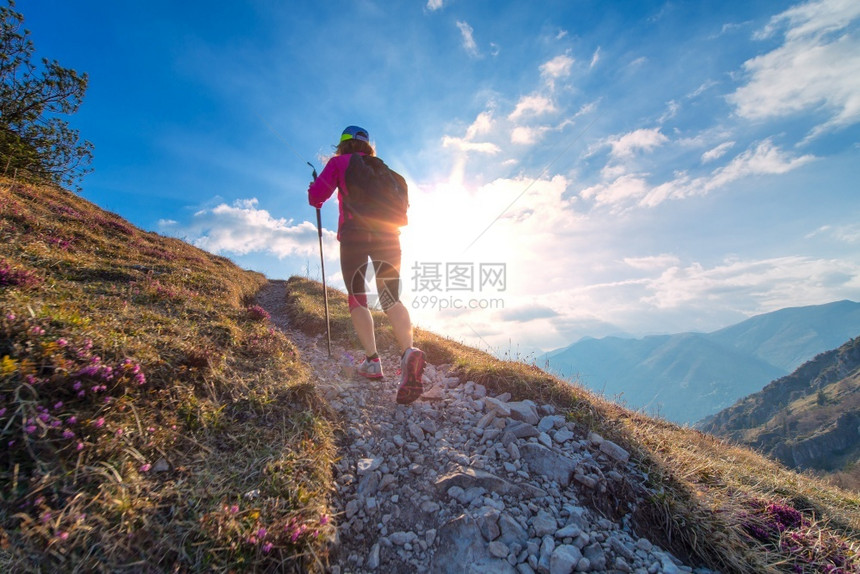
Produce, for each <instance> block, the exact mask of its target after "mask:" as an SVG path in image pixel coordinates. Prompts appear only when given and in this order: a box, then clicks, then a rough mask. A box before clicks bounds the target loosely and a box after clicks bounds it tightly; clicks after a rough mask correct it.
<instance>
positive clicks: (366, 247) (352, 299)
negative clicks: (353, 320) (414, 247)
mask: <svg viewBox="0 0 860 574" xmlns="http://www.w3.org/2000/svg"><path fill="white" fill-rule="evenodd" d="M371 264H372V265H373V272H374V274H375V275H376V292H377V297H378V301H379V305H380V307H382V309H383V310H386V311H387V310H388V309H389V308H390V307H391V306H392V305H394V304H395V303H397V302H398V301H400V236H399V235H398V234H389V233H386V234H377V233H370V232H364V231H353V230H350V231H348V232H344V233H343V234H342V235H341V238H340V270H341V272H342V273H343V281H344V283H346V290H347V293H348V294H349V310H350V311H352V310H353V309H355V308H356V307H367V306H368V290H367V271H368V269H369V266H370V265H371ZM371 302H372V301H371Z"/></svg>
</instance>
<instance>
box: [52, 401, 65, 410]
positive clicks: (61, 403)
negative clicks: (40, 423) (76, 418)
mask: <svg viewBox="0 0 860 574" xmlns="http://www.w3.org/2000/svg"><path fill="white" fill-rule="evenodd" d="M61 408H63V401H57V403H56V404H55V405H54V410H55V411H58V410H60V409H61Z"/></svg>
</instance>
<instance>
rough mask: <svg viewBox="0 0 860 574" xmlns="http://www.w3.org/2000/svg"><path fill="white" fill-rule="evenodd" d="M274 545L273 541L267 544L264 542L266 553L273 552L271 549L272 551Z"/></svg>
mask: <svg viewBox="0 0 860 574" xmlns="http://www.w3.org/2000/svg"><path fill="white" fill-rule="evenodd" d="M272 546H273V545H272V543H271V542H266V543H265V544H263V552H265V553H266V554H268V553H269V552H271V551H272Z"/></svg>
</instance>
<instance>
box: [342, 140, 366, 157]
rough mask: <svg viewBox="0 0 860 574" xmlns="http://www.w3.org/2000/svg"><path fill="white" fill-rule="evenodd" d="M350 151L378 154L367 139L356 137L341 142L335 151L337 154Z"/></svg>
mask: <svg viewBox="0 0 860 574" xmlns="http://www.w3.org/2000/svg"><path fill="white" fill-rule="evenodd" d="M348 153H363V154H367V155H369V156H374V155H376V152H374V151H373V146H371V145H370V144H369V143H367V142H365V141H361V140H356V139H350V140H346V141H342V142H340V143H339V144H338V146H337V147H336V148H335V152H334V154H335V155H345V154H348Z"/></svg>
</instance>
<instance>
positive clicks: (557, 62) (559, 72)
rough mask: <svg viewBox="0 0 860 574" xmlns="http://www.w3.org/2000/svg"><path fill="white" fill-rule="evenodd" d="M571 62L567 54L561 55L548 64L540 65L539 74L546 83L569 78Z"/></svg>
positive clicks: (571, 59)
mask: <svg viewBox="0 0 860 574" xmlns="http://www.w3.org/2000/svg"><path fill="white" fill-rule="evenodd" d="M573 62H574V60H573V58H571V57H570V56H568V55H567V54H562V55H560V56H556V57H555V58H553V59H552V60H550V61H549V62H546V63H544V64H541V66H540V73H541V75H542V76H543V77H544V78H546V79H547V81H548V82H550V83H552V82H553V81H554V80H557V79H559V78H566V77H567V76H569V75H570V69H571V67H572V66H573Z"/></svg>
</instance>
